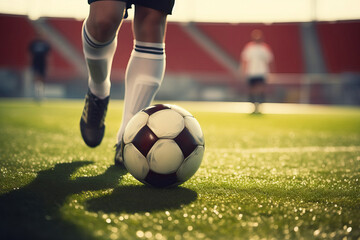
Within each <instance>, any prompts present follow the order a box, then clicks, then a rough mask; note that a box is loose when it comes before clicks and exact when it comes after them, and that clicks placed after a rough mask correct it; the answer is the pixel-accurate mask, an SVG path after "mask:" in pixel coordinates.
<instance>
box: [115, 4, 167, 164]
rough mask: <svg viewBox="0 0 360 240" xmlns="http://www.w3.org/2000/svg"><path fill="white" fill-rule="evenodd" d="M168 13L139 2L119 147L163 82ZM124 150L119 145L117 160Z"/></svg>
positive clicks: (127, 73) (118, 135) (127, 74)
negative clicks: (130, 123)
mask: <svg viewBox="0 0 360 240" xmlns="http://www.w3.org/2000/svg"><path fill="white" fill-rule="evenodd" d="M169 2H171V1H169ZM172 4H173V2H172ZM171 9H172V6H171ZM167 14H168V12H165V11H159V10H155V9H152V8H148V7H144V6H140V5H137V6H136V9H135V18H134V22H133V24H134V26H133V27H134V35H135V41H134V49H133V51H132V54H131V57H130V60H129V63H128V66H127V70H126V76H125V98H124V112H123V119H122V123H121V126H120V129H119V131H118V134H117V141H118V143H119V144H118V148H121V147H120V145H121V140H122V137H123V134H124V131H125V127H126V125H127V123H128V122H129V120H130V119H131V118H132V117H133V116H134V115H135V114H136V113H137V112H138V111H140V110H141V109H143V108H145V107H147V106H149V105H150V104H151V102H152V100H153V99H154V97H155V94H156V93H157V91H158V89H159V87H160V85H161V82H162V79H163V76H164V72H165V43H164V38H165V31H166V18H167ZM120 152H121V151H120V150H119V149H117V151H116V155H115V163H116V164H117V163H119V161H121V160H122V159H121V156H120Z"/></svg>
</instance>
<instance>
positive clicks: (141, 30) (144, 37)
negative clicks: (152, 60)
mask: <svg viewBox="0 0 360 240" xmlns="http://www.w3.org/2000/svg"><path fill="white" fill-rule="evenodd" d="M165 26H166V15H164V14H163V13H160V12H158V11H156V10H148V9H141V11H140V10H138V11H137V12H136V16H135V24H134V28H135V29H134V30H135V36H136V39H137V40H140V41H145V42H162V41H163V38H164V34H165Z"/></svg>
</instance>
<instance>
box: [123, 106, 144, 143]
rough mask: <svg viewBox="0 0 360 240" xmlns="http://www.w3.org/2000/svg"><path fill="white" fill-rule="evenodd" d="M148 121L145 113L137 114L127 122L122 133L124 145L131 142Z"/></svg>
mask: <svg viewBox="0 0 360 240" xmlns="http://www.w3.org/2000/svg"><path fill="white" fill-rule="evenodd" d="M148 119H149V115H148V114H146V113H145V112H138V113H137V114H135V115H134V116H133V117H132V118H131V119H130V121H129V123H128V124H127V126H126V129H125V132H124V143H125V144H127V143H129V142H131V141H132V140H133V139H134V137H135V136H136V134H137V133H138V132H139V130H140V129H141V128H143V127H144V126H145V125H146V123H147V121H148Z"/></svg>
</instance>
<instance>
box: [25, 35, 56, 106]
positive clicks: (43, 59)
mask: <svg viewBox="0 0 360 240" xmlns="http://www.w3.org/2000/svg"><path fill="white" fill-rule="evenodd" d="M50 50H51V47H50V44H49V43H48V42H47V41H46V40H45V39H44V38H43V37H42V36H41V35H40V34H39V33H37V35H36V37H35V38H34V39H33V40H32V41H31V42H30V44H29V52H30V58H31V74H32V79H33V83H34V90H35V92H34V98H35V100H37V101H41V100H42V99H43V98H44V83H45V79H46V70H47V60H48V55H49V53H50Z"/></svg>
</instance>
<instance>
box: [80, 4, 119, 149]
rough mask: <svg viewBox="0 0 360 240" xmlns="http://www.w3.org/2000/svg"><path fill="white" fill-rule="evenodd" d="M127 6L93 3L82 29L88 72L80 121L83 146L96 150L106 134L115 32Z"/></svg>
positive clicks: (115, 41)
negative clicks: (84, 144) (87, 87)
mask: <svg viewBox="0 0 360 240" xmlns="http://www.w3.org/2000/svg"><path fill="white" fill-rule="evenodd" d="M125 7H126V3H125V2H122V1H95V2H92V3H91V4H90V13H89V16H88V18H87V19H86V20H85V21H84V24H83V28H82V42H83V51H84V55H85V60H86V64H87V68H88V72H89V80H88V86H89V90H88V93H87V95H86V99H85V107H84V110H83V114H82V117H81V120H80V129H81V134H82V137H83V139H84V141H85V143H86V144H87V145H88V146H90V147H96V146H97V145H99V144H100V143H101V141H102V138H103V136H104V131H105V124H104V120H105V115H106V111H107V105H108V102H109V95H110V86H111V83H110V71H111V65H112V61H113V57H114V54H115V50H116V45H117V32H118V29H119V26H120V24H121V22H122V19H123V15H124V10H125Z"/></svg>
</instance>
